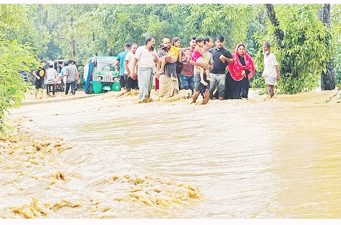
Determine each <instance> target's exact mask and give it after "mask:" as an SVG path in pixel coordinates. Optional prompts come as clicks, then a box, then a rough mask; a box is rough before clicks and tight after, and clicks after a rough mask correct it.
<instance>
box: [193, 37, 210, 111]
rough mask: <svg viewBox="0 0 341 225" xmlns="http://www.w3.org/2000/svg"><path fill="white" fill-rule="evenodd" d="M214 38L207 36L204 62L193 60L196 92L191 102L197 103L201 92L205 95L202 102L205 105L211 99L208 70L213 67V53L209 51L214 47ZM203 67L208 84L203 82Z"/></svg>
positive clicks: (204, 47)
mask: <svg viewBox="0 0 341 225" xmlns="http://www.w3.org/2000/svg"><path fill="white" fill-rule="evenodd" d="M212 42H213V41H212V39H211V38H209V37H208V38H205V39H204V43H205V45H204V46H203V50H204V52H203V55H202V57H203V59H204V60H203V62H201V63H198V62H195V61H194V60H191V64H193V65H195V66H194V94H193V96H192V102H191V103H196V101H197V99H198V97H199V95H200V94H202V95H203V98H204V99H203V101H202V104H203V105H205V104H207V103H208V101H209V99H210V93H209V80H207V76H206V72H207V71H209V70H210V69H212V68H213V58H212V54H211V53H210V52H209V51H208V50H209V49H210V48H211V47H212V44H213V43H212ZM201 68H203V69H204V77H203V78H204V81H205V82H206V83H207V85H204V84H203V83H202V82H201V75H200V73H201Z"/></svg>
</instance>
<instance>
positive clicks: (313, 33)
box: [255, 5, 332, 94]
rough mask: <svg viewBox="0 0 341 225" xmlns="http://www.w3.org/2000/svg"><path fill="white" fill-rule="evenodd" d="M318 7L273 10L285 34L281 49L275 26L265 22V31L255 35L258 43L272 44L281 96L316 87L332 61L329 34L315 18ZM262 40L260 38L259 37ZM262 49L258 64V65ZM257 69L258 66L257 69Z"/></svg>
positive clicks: (282, 6) (298, 6) (286, 6)
mask: <svg viewBox="0 0 341 225" xmlns="http://www.w3.org/2000/svg"><path fill="white" fill-rule="evenodd" d="M320 9H321V5H278V6H276V7H275V10H276V14H277V17H278V20H279V24H280V29H281V30H282V31H283V32H284V40H283V43H282V44H283V45H284V49H280V48H279V47H278V43H276V41H275V37H274V35H273V34H274V29H275V28H274V27H273V26H272V25H270V23H269V21H268V22H267V27H268V30H267V32H266V33H265V35H264V34H261V33H258V34H256V35H255V39H256V40H257V42H258V43H259V44H261V43H262V42H264V41H265V40H267V41H270V42H271V43H272V44H273V47H272V49H271V51H272V52H273V53H274V54H275V55H276V57H277V60H278V61H279V64H280V68H281V76H282V80H281V82H280V83H279V90H280V93H288V94H295V93H298V92H302V91H309V90H312V89H314V88H316V87H317V86H318V84H319V80H320V74H321V72H322V71H323V70H325V68H326V63H327V62H328V60H329V59H330V58H331V54H332V51H331V49H332V48H331V46H332V42H331V33H330V31H329V30H328V28H327V27H325V26H324V25H323V24H322V22H321V21H320V20H319V18H318V16H317V15H318V11H319V10H320ZM262 37H263V38H262ZM261 51H262V50H261V48H260V49H259V53H258V57H257V62H258V63H259V62H260V55H261ZM259 68H260V67H259Z"/></svg>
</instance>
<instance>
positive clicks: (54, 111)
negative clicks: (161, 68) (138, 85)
mask: <svg viewBox="0 0 341 225" xmlns="http://www.w3.org/2000/svg"><path fill="white" fill-rule="evenodd" d="M315 95H316V96H315ZM331 95H332V93H331V92H330V93H327V94H318V93H312V94H311V96H304V97H303V98H302V96H298V97H296V98H295V97H288V98H280V99H277V100H274V101H263V100H262V99H261V97H256V99H251V100H249V101H239V100H236V101H223V102H220V101H212V102H210V103H209V104H208V105H206V106H201V105H189V104H188V102H187V101H181V102H175V103H160V102H153V103H149V104H136V97H127V98H118V99H114V98H112V97H110V96H109V95H101V96H96V97H92V98H84V99H75V100H70V101H56V102H49V103H44V104H31V105H26V106H22V107H21V108H19V109H16V110H12V111H11V113H10V115H9V117H12V118H22V117H24V118H25V122H24V123H23V127H24V128H26V129H27V130H28V131H30V132H33V133H36V134H40V133H43V134H44V135H48V136H52V137H62V138H64V139H65V141H67V142H68V143H71V144H72V145H73V148H72V149H71V150H67V151H64V152H62V153H61V154H60V155H58V156H56V157H55V159H53V161H50V162H47V163H45V164H44V165H28V166H27V167H23V168H22V170H25V171H27V175H26V176H24V178H22V179H16V178H15V176H17V173H18V172H16V173H14V172H13V171H11V169H8V170H6V171H5V173H3V174H2V179H1V180H2V186H3V188H2V191H1V194H0V199H1V203H0V209H2V210H0V211H2V212H3V213H0V215H1V216H2V217H3V218H16V217H19V218H20V217H21V216H22V215H18V214H15V213H13V211H11V210H10V209H12V208H13V207H20V206H23V205H29V204H30V203H31V202H32V199H33V198H36V199H38V200H39V201H40V202H41V203H40V204H41V206H42V205H43V204H44V203H50V204H55V203H56V202H60V201H62V200H65V201H70V202H72V203H73V204H77V207H61V208H60V209H58V210H52V208H53V207H50V208H49V213H48V215H47V217H49V218H141V217H148V218H202V217H205V218H340V217H341V104H336V103H335V104H334V103H333V104H325V102H324V101H323V100H324V99H327V98H328V97H329V96H331ZM305 99H310V100H307V101H305ZM30 120H31V121H30ZM2 163H10V161H8V162H2ZM58 171H59V172H62V173H63V175H64V176H65V178H66V179H65V180H61V179H57V180H51V174H55V173H56V172H58ZM6 174H7V175H6ZM21 177H22V176H21ZM11 179H12V180H13V179H14V180H13V181H12V183H10V180H11ZM7 181H8V182H7ZM6 182H7V183H6ZM134 188H135V189H136V190H135V189H134ZM189 192H191V193H192V196H191V194H189V195H188V193H189ZM184 193H185V194H184ZM188 196H190V197H188ZM193 196H194V197H193ZM64 203H65V202H64ZM65 204H66V203H65ZM46 207H47V206H46ZM54 209H55V208H54ZM45 216H46V215H45Z"/></svg>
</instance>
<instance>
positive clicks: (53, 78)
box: [33, 60, 80, 96]
mask: <svg viewBox="0 0 341 225" xmlns="http://www.w3.org/2000/svg"><path fill="white" fill-rule="evenodd" d="M40 64H41V65H40V67H39V68H38V70H37V71H33V76H34V77H35V87H36V89H37V90H39V89H42V88H43V86H46V88H47V94H49V92H50V91H51V88H52V89H53V93H54V91H55V88H56V86H57V85H59V86H60V87H62V89H63V90H65V94H66V95H67V94H68V93H69V91H70V93H71V94H73V95H74V94H76V90H77V84H78V83H79V82H80V79H79V73H78V70H77V67H76V61H74V60H69V61H67V62H62V61H61V62H59V63H58V65H57V68H56V69H55V68H54V66H53V64H52V63H49V64H48V68H47V69H46V63H45V61H41V63H40ZM70 89H71V90H70ZM37 93H38V92H36V96H37Z"/></svg>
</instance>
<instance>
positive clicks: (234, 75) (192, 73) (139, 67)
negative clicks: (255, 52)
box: [117, 36, 280, 104]
mask: <svg viewBox="0 0 341 225" xmlns="http://www.w3.org/2000/svg"><path fill="white" fill-rule="evenodd" d="M213 45H214V46H213ZM124 48H125V50H124V51H123V52H121V53H119V54H118V56H117V61H118V67H119V73H120V83H121V87H122V90H123V91H125V92H127V91H130V90H131V89H139V100H140V101H141V102H146V101H148V100H149V99H150V92H151V89H152V86H153V81H154V83H155V90H156V91H157V92H158V94H159V97H161V98H162V97H172V96H174V95H176V94H177V93H178V92H179V90H181V89H184V90H192V103H195V102H196V101H197V99H198V97H199V96H200V94H201V95H202V96H203V102H202V103H203V104H206V103H207V102H208V101H209V99H214V98H216V99H220V100H223V99H241V98H245V99H247V98H248V92H249V80H250V79H251V78H252V76H253V75H254V73H255V66H254V62H253V59H252V58H251V56H250V55H249V54H248V53H247V50H246V46H245V44H243V43H239V44H238V45H237V46H236V49H235V52H233V53H232V54H231V53H230V52H229V51H228V50H227V49H226V48H225V47H224V37H222V36H217V37H216V38H215V40H214V41H213V39H212V38H210V37H207V38H197V37H195V38H192V39H191V41H190V43H189V47H186V48H181V40H180V38H179V37H174V38H173V39H172V40H170V39H169V38H163V39H162V42H161V44H160V47H159V51H156V49H155V39H154V37H152V36H149V37H147V38H146V40H145V44H144V45H143V46H140V47H138V46H137V44H135V43H127V44H125V46H124ZM263 52H264V71H263V76H264V78H265V82H266V84H267V85H268V92H269V96H270V97H273V96H274V86H276V85H277V82H278V80H279V79H280V74H279V68H278V63H277V60H276V57H275V55H274V54H273V53H271V52H270V44H269V43H265V44H264V46H263ZM153 78H155V79H153Z"/></svg>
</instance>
